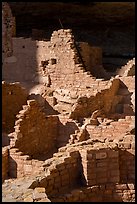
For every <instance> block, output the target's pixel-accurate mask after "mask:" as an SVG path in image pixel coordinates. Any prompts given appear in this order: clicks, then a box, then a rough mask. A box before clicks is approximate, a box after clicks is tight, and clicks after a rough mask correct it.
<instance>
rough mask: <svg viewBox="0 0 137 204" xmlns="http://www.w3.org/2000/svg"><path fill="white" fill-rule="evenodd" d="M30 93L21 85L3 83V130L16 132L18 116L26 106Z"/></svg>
mask: <svg viewBox="0 0 137 204" xmlns="http://www.w3.org/2000/svg"><path fill="white" fill-rule="evenodd" d="M27 96H28V93H27V91H26V90H25V89H24V88H23V87H21V86H20V84H19V83H6V82H2V129H3V132H8V133H9V132H12V131H14V124H15V120H16V114H18V112H19V110H21V109H22V105H25V104H26V101H27Z"/></svg>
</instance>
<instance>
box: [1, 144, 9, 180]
mask: <svg viewBox="0 0 137 204" xmlns="http://www.w3.org/2000/svg"><path fill="white" fill-rule="evenodd" d="M8 172H9V149H8V147H3V148H2V182H3V181H4V180H5V179H7V178H8Z"/></svg>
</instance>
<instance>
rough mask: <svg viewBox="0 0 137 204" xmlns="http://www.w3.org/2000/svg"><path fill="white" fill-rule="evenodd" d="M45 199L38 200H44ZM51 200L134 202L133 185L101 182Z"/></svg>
mask: <svg viewBox="0 0 137 204" xmlns="http://www.w3.org/2000/svg"><path fill="white" fill-rule="evenodd" d="M46 199H47V198H45V199H41V200H39V201H40V202H44V201H45V202H46ZM49 200H50V201H51V202H134V201H135V186H134V185H133V184H116V185H115V184H112V183H110V184H102V185H95V186H92V187H88V188H86V187H83V188H80V189H74V190H72V191H71V192H69V194H65V195H62V196H59V197H56V198H55V197H52V198H50V199H49Z"/></svg>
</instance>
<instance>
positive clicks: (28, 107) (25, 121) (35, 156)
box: [2, 3, 135, 202]
mask: <svg viewBox="0 0 137 204" xmlns="http://www.w3.org/2000/svg"><path fill="white" fill-rule="evenodd" d="M6 5H7V4H5V3H3V12H5V6H6ZM8 15H9V14H8ZM6 18H7V16H6V15H4V16H3V24H4V22H5V21H6ZM8 18H9V16H8ZM11 18H12V17H11ZM3 29H5V28H3ZM4 32H7V30H6V31H4ZM11 35H12V34H11ZM11 35H10V38H8V37H6V36H5V39H4V40H5V41H6V42H8V43H9V44H11V43H12V49H13V51H12V53H11V55H10V57H11V56H12V59H11V58H10V59H9V58H8V57H7V56H6V55H4V56H3V67H2V72H3V76H2V77H3V83H2V128H3V131H2V182H3V183H2V196H3V202H6V201H10V202H20V201H23V202H67V201H69V202H79V201H81V202H85V201H89V202H114V201H116V202H134V201H135V59H133V60H131V61H130V62H129V63H128V64H127V65H125V66H123V67H122V68H118V69H117V71H116V74H115V75H113V76H111V74H110V73H108V72H107V71H106V70H105V69H104V67H103V65H102V54H101V53H102V51H101V48H99V47H95V46H94V47H92V46H90V45H88V43H85V42H75V36H74V35H73V32H72V30H71V29H60V30H57V31H54V32H53V33H52V36H51V39H50V41H46V40H45V41H44V40H38V39H37V40H35V39H31V38H24V37H15V36H14V37H11ZM35 35H36V33H35ZM5 49H6V44H5V43H4V44H3V50H5Z"/></svg>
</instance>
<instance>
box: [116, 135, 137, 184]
mask: <svg viewBox="0 0 137 204" xmlns="http://www.w3.org/2000/svg"><path fill="white" fill-rule="evenodd" d="M118 147H119V148H120V151H119V169H120V182H121V183H135V135H131V134H129V135H126V136H125V137H124V138H123V140H120V141H118Z"/></svg>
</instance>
